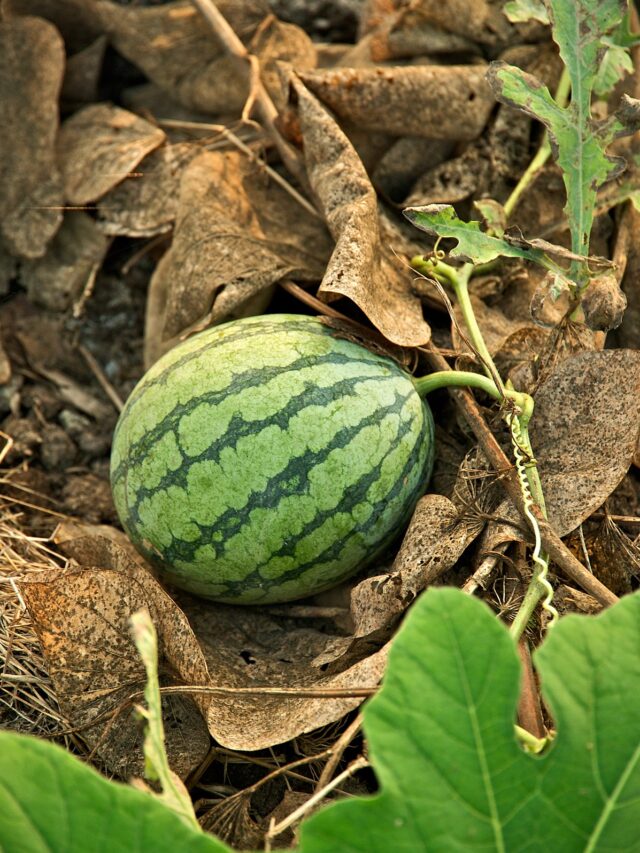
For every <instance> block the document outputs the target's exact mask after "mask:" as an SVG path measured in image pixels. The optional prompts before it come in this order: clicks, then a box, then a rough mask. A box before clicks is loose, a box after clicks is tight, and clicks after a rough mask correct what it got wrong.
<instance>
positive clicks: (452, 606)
mask: <svg viewBox="0 0 640 853" xmlns="http://www.w3.org/2000/svg"><path fill="white" fill-rule="evenodd" d="M639 651H640V595H634V596H630V597H628V598H625V599H623V600H622V601H621V602H620V603H619V604H617V605H615V606H614V607H612V608H610V609H609V610H608V611H606V612H605V613H603V614H602V615H601V616H598V617H595V618H593V617H584V616H569V617H567V618H565V619H563V620H562V621H561V622H560V623H559V624H558V625H557V627H555V628H554V630H553V633H552V634H551V636H550V637H549V638H548V639H547V640H546V642H545V643H544V644H543V646H542V648H541V649H540V651H539V652H538V654H537V656H536V662H537V664H538V671H539V672H540V674H541V677H542V685H543V691H544V693H545V695H546V697H547V698H548V700H549V703H550V706H551V708H552V709H553V713H554V715H555V717H556V720H557V723H558V729H559V731H558V735H557V739H556V742H555V743H554V745H553V746H552V747H551V749H550V750H548V752H547V753H546V754H544V755H542V756H537V757H532V756H529V755H526V754H525V753H524V752H523V751H522V750H521V749H520V747H519V746H518V745H517V743H516V739H515V736H514V731H513V723H514V719H515V709H516V701H517V693H518V672H519V669H518V663H517V659H516V652H515V647H514V644H513V641H512V639H511V637H510V636H509V634H508V633H507V631H506V629H505V628H504V627H503V626H502V625H500V624H499V623H498V622H497V621H496V619H495V617H494V616H493V615H492V614H491V612H490V611H489V609H488V608H487V607H486V606H485V605H484V604H482V603H481V602H479V601H476V600H474V599H471V598H468V597H465V596H464V594H463V593H461V592H459V591H457V590H452V589H432V590H429V591H428V592H427V593H426V594H425V595H424V596H423V597H422V599H421V600H419V601H418V602H417V603H416V605H415V606H414V608H413V610H412V612H411V613H410V615H409V617H408V619H407V621H406V623H405V625H404V626H403V628H402V629H401V631H400V632H399V634H398V637H397V640H396V642H395V644H394V646H393V649H392V652H391V657H390V661H389V671H388V674H387V678H386V681H385V683H384V686H383V688H382V690H381V692H380V693H379V694H378V696H377V697H376V698H375V699H373V700H372V701H371V702H370V703H369V705H368V707H367V708H366V709H365V712H364V713H365V730H366V732H367V736H368V739H369V743H370V750H371V758H372V762H373V765H374V766H375V768H376V769H377V772H378V776H379V781H380V785H381V789H382V790H381V793H380V794H378V795H376V796H374V797H371V798H367V799H360V800H349V801H343V802H340V803H337V804H336V805H334V806H332V807H330V808H327V809H324V810H323V811H321V812H320V813H319V814H317V815H316V816H314V817H312V818H311V819H310V820H309V821H308V822H307V823H306V824H305V825H303V828H302V844H301V853H324V851H326V850H334V849H335V850H338V849H339V850H341V851H345V853H346V851H348V853H358V851H363V853H364V851H367V853H378V851H379V852H380V853H386V851H388V850H396V851H407V853H408V851H412V853H416V851H421V850H424V851H427V850H429V851H449V850H480V849H484V850H508V851H509V853H515V851H520V850H525V849H526V850H545V849H546V850H562V851H563V853H571V851H576V853H577V851H584V850H590V851H596V850H603V851H604V850H620V851H622V850H637V849H640V848H639V847H638V841H637V827H638V826H639V825H640V800H639V799H638V796H637V795H638V790H639V786H640V717H639V716H638V714H637V706H638V702H639V701H640V655H639V654H638V652H639ZM634 797H635V799H634ZM634 845H635V846H634Z"/></svg>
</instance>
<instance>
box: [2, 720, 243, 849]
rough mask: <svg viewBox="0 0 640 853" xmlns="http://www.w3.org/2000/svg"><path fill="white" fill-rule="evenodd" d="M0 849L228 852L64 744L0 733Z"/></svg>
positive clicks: (166, 809)
mask: <svg viewBox="0 0 640 853" xmlns="http://www.w3.org/2000/svg"><path fill="white" fill-rule="evenodd" d="M0 850H2V851H6V853H98V851H100V852H101V853H102V851H108V853H149V851H153V853H176V851H180V853H231V851H230V849H229V848H228V847H227V846H226V845H224V844H222V842H220V841H217V840H216V839H215V838H213V837H212V836H210V835H205V834H204V833H203V832H200V831H199V830H198V829H196V828H193V829H191V828H190V827H188V826H186V825H185V824H184V823H183V821H182V820H181V819H180V818H179V817H178V816H177V815H176V814H175V812H173V811H172V810H171V809H168V808H166V807H165V806H164V805H162V803H160V802H159V801H158V800H156V799H155V797H153V796H152V795H151V794H146V793H144V792H143V791H138V790H136V789H135V788H131V787H129V786H127V785H119V784H117V783H116V782H110V781H109V780H108V779H105V778H104V777H102V776H100V775H99V774H98V773H96V771H95V770H93V769H92V768H90V767H87V766H86V765H85V764H82V762H80V761H79V760H78V759H77V758H74V757H73V756H72V755H70V754H69V753H68V752H66V751H65V750H64V749H62V748H61V747H59V746H55V745H54V744H51V743H48V742H46V741H41V740H37V739H36V738H32V737H26V736H24V735H16V734H10V733H8V732H0Z"/></svg>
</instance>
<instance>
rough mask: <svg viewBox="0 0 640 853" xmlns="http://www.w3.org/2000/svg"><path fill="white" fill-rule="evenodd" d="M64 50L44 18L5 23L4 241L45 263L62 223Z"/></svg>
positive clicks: (1, 58)
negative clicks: (59, 141)
mask: <svg viewBox="0 0 640 853" xmlns="http://www.w3.org/2000/svg"><path fill="white" fill-rule="evenodd" d="M63 72H64V45H63V43H62V39H61V38H60V34H59V33H58V32H57V30H56V29H55V27H53V26H52V25H51V24H49V23H47V22H46V21H43V20H40V19H38V18H30V17H27V18H12V19H9V20H4V21H0V91H1V92H2V97H0V126H1V127H2V133H1V134H0V236H2V237H3V238H4V242H5V244H6V247H7V248H8V249H9V251H10V252H11V253H13V254H15V255H21V256H23V257H27V258H38V257H40V256H42V255H43V254H44V252H45V250H46V246H47V243H48V242H49V240H50V239H51V237H52V236H53V235H54V234H55V232H56V231H57V229H58V226H59V225H60V222H61V221H62V204H63V195H62V184H61V180H60V174H59V172H58V169H57V166H56V162H55V138H56V133H57V131H58V95H59V93H60V86H61V85H62V75H63Z"/></svg>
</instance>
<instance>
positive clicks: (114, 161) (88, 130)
mask: <svg viewBox="0 0 640 853" xmlns="http://www.w3.org/2000/svg"><path fill="white" fill-rule="evenodd" d="M164 138H165V134H164V131H162V130H160V128H159V127H156V126H155V125H153V124H150V123H149V122H148V121H145V120H144V119H142V118H140V117H139V116H137V115H135V114H134V113H130V112H128V111H127V110H123V109H120V107H114V106H112V105H111V104H92V105H91V106H88V107H85V108H84V109H82V110H79V111H78V112H77V113H75V114H74V115H72V116H71V118H68V119H67V120H66V121H65V122H64V124H63V125H62V127H61V128H60V133H59V135H58V162H59V163H60V169H61V171H62V176H63V181H64V191H65V196H66V198H67V201H70V202H71V203H72V204H87V203H88V202H91V201H95V200H96V199H98V198H100V197H101V196H103V195H104V194H105V193H106V192H108V191H109V190H110V189H111V188H112V187H114V186H115V185H116V184H118V183H119V182H120V181H122V180H123V179H124V178H126V177H127V175H129V174H130V173H131V172H132V171H133V170H134V169H135V168H136V166H137V165H138V164H139V163H140V162H141V160H143V159H144V157H145V155H146V154H148V153H149V152H150V151H153V149H154V148H157V147H158V146H159V145H161V144H162V142H163V141H164Z"/></svg>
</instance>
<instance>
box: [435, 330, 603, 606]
mask: <svg viewBox="0 0 640 853" xmlns="http://www.w3.org/2000/svg"><path fill="white" fill-rule="evenodd" d="M427 357H428V359H429V362H430V363H431V365H432V367H434V369H436V370H449V365H448V364H447V362H446V361H445V359H444V358H442V356H441V355H440V353H439V352H438V351H437V350H436V348H435V347H434V346H433V345H431V346H430V349H429V352H428V354H427ZM449 393H450V394H451V396H452V397H453V399H454V401H455V403H456V405H457V406H458V408H459V409H460V411H461V412H462V414H463V415H464V418H465V420H466V421H467V423H468V424H469V426H470V427H471V430H472V431H473V433H474V435H475V437H476V438H477V440H478V443H479V444H480V447H481V448H482V450H483V452H484V454H485V456H486V457H487V459H488V460H489V462H490V463H491V464H492V465H493V467H494V469H495V470H496V471H504V472H508V473H506V474H505V476H503V477H501V482H502V484H503V486H504V489H505V491H506V492H507V494H508V495H509V497H510V498H511V501H512V502H513V503H514V505H515V506H516V507H517V508H518V511H519V512H520V513H521V514H522V515H524V507H523V503H522V494H521V491H520V485H519V483H518V480H517V477H516V476H515V471H514V470H513V466H512V465H511V463H510V462H509V460H508V459H507V457H506V456H505V454H504V451H503V450H502V448H501V447H500V445H499V444H498V442H497V441H496V438H495V436H494V435H493V433H492V432H491V430H490V429H489V427H488V426H487V424H486V422H485V420H484V418H483V417H482V414H481V413H480V409H479V408H478V405H477V403H476V401H475V400H474V399H473V397H472V395H471V394H470V393H469V392H468V391H463V390H461V389H458V388H451V389H449ZM534 515H535V516H536V518H537V520H538V525H539V527H540V535H541V538H542V543H543V545H544V547H545V550H546V551H547V552H548V553H549V556H550V557H551V558H552V559H553V561H554V562H555V563H556V564H557V565H558V566H560V568H561V569H562V570H563V571H564V572H565V573H566V575H567V576H568V577H570V578H571V580H572V581H574V582H575V583H577V584H578V586H580V587H581V588H582V589H583V590H584V591H585V592H588V593H589V594H590V595H592V596H593V597H594V598H595V599H597V600H598V601H599V602H600V604H603V605H605V606H608V605H611V604H615V603H616V601H618V600H619V599H618V596H617V595H614V593H612V592H611V590H610V589H607V587H606V586H605V585H604V584H603V583H601V582H600V581H599V580H598V579H597V578H596V577H595V576H594V575H592V574H591V573H590V572H589V571H587V569H585V567H584V566H583V565H582V563H581V562H580V561H579V560H577V559H576V557H574V555H573V554H572V553H571V551H570V550H569V549H568V548H567V546H566V545H565V544H564V542H563V541H562V540H561V539H560V537H559V536H558V534H557V533H556V532H555V531H554V530H553V528H552V527H551V525H550V524H549V522H548V521H547V520H546V518H544V516H543V515H542V513H541V512H539V511H538V510H534Z"/></svg>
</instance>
